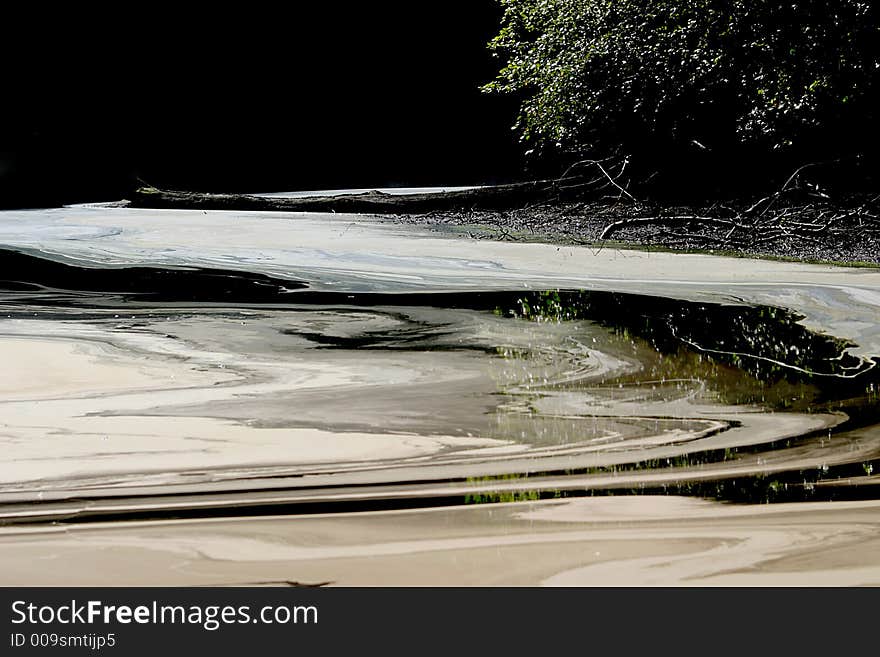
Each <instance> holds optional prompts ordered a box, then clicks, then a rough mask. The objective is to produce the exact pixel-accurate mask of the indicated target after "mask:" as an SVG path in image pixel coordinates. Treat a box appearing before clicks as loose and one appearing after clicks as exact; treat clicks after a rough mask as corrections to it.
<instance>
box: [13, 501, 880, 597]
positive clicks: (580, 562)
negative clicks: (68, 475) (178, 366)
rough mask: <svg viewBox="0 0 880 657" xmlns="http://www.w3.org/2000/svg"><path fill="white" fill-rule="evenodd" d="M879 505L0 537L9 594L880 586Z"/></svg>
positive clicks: (573, 512) (305, 522)
mask: <svg viewBox="0 0 880 657" xmlns="http://www.w3.org/2000/svg"><path fill="white" fill-rule="evenodd" d="M878 548H880V503H878V502H876V501H869V502H830V503H829V502H826V503H799V504H779V505H762V506H740V505H724V504H719V503H714V502H707V501H703V500H697V499H689V498H678V497H650V496H643V497H611V498H592V499H578V500H568V501H560V502H555V501H548V502H537V503H525V502H523V503H515V504H496V505H484V506H472V507H458V508H438V509H427V510H414V511H392V512H366V513H352V514H331V515H317V516H275V517H261V518H244V519H221V520H205V521H198V522H193V521H166V522H133V523H117V524H114V523H107V524H98V525H91V526H82V527H78V526H72V527H40V528H36V529H30V528H27V527H17V528H4V529H2V530H0V563H2V564H3V568H2V572H0V582H2V583H3V584H5V585H62V586H64V585H71V586H75V585H110V586H144V585H147V586H150V585H164V586H193V585H220V584H248V585H258V584H277V585H283V584H285V583H299V584H326V585H337V586H500V585H511V586H537V585H546V586H630V585H638V586H653V585H657V586H709V585H712V586H714V585H734V586H788V585H805V584H809V585H812V586H858V585H869V586H877V585H880V549H878Z"/></svg>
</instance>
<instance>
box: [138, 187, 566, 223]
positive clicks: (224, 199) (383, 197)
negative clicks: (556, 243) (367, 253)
mask: <svg viewBox="0 0 880 657" xmlns="http://www.w3.org/2000/svg"><path fill="white" fill-rule="evenodd" d="M581 192H582V189H581V186H580V185H578V184H577V182H576V181H573V180H570V179H566V180H564V181H560V180H536V181H531V182H523V183H513V184H509V185H492V186H486V187H473V188H471V189H461V190H454V191H442V192H421V193H417V194H387V193H384V192H380V191H371V192H364V193H359V194H340V195H325V196H303V197H293V198H291V197H268V196H253V195H249V194H209V193H202V192H184V191H172V190H162V189H156V188H155V187H141V188H139V189H137V190H136V191H135V192H134V194H133V196H132V198H131V199H130V201H131V206H132V207H137V208H177V209H191V210H240V211H251V210H260V211H267V210H268V211H286V212H350V213H357V214H422V213H426V212H449V211H462V210H465V211H466V210H490V211H504V210H515V209H519V208H522V207H524V206H526V205H529V204H534V203H546V202H551V201H561V200H568V199H572V198H575V197H576V196H577V195H579V194H580V193H581Z"/></svg>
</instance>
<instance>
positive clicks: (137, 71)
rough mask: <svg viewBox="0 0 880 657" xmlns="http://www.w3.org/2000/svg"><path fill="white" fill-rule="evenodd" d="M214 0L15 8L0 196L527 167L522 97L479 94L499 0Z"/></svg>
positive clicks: (342, 182)
mask: <svg viewBox="0 0 880 657" xmlns="http://www.w3.org/2000/svg"><path fill="white" fill-rule="evenodd" d="M181 7H185V9H181ZM222 7H226V5H220V4H213V5H205V6H201V7H200V6H195V5H178V6H176V7H164V6H162V5H159V4H149V5H135V4H128V3H126V4H125V13H124V14H118V13H113V12H114V10H113V9H112V8H107V9H102V10H101V11H97V10H93V13H86V12H87V9H86V8H84V7H82V6H79V5H77V6H75V7H67V8H66V9H58V8H53V7H50V6H48V5H46V6H36V7H32V8H31V9H29V11H28V13H27V14H16V15H12V12H9V15H7V16H5V17H4V21H3V25H2V30H3V34H2V35H0V36H2V39H0V41H2V44H3V45H2V48H3V50H2V58H3V68H4V70H3V73H4V74H3V78H2V106H0V205H4V206H7V207H9V206H33V205H52V204H57V203H61V202H71V201H78V200H102V199H105V200H110V199H114V198H118V197H120V196H121V195H123V194H124V193H125V191H126V190H128V189H130V187H131V186H132V185H133V184H135V182H136V180H137V178H140V179H142V180H144V181H146V182H148V183H150V184H153V185H156V186H161V187H167V188H188V189H197V190H205V191H253V192H258V191H282V190H294V189H315V188H330V187H375V186H384V185H421V184H429V185H430V184H444V185H448V184H468V183H486V182H498V181H501V180H509V179H511V178H514V177H517V175H518V174H519V172H520V171H521V164H522V163H521V160H520V156H519V152H520V148H519V145H518V144H517V143H516V138H515V136H514V134H513V133H512V132H511V130H510V126H511V124H512V123H513V120H514V117H515V104H514V103H513V102H512V101H511V100H509V99H501V98H496V97H492V96H487V95H486V94H482V93H480V91H479V90H478V87H479V85H480V84H482V83H485V82H487V81H489V80H490V79H491V78H492V77H493V75H494V73H495V71H496V69H497V67H498V65H499V62H498V61H497V60H495V59H493V58H492V56H491V55H490V53H489V52H488V50H487V48H486V42H487V41H488V40H489V39H490V38H491V37H492V36H493V35H494V34H495V32H497V29H498V23H499V18H500V14H501V9H500V6H499V5H498V4H497V3H496V2H495V1H494V0H446V1H444V2H441V3H421V2H410V3H406V4H401V3H391V2H370V3H366V2H364V3H348V2H325V3H321V4H318V3H304V2H294V3H287V4H282V3H276V4H274V5H265V6H261V5H257V4H239V5H237V6H228V7H226V8H222ZM60 11H63V12H64V13H58V12H60Z"/></svg>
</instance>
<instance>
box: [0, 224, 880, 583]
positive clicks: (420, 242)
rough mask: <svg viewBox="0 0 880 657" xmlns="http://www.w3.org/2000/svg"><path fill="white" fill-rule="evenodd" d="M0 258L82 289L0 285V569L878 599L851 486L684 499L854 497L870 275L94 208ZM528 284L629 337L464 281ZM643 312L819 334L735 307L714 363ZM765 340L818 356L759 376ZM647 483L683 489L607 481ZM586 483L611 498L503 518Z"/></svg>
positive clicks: (873, 424) (866, 407)
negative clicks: (207, 273) (752, 590)
mask: <svg viewBox="0 0 880 657" xmlns="http://www.w3.org/2000/svg"><path fill="white" fill-rule="evenodd" d="M22 226H27V230H22ZM206 235H210V237H209V238H206ZM2 244H5V245H7V246H10V247H14V248H17V249H21V250H24V251H26V252H29V253H32V254H36V256H38V257H37V260H35V262H36V263H37V265H35V266H37V267H39V258H51V259H52V260H53V261H57V262H63V263H68V264H73V265H77V266H80V267H82V266H87V267H88V268H90V271H91V269H97V270H99V271H101V272H105V273H106V277H107V278H106V281H107V287H106V289H104V290H102V289H101V288H100V284H101V280H100V277H98V279H97V282H95V277H94V276H92V277H91V278H89V279H88V280H89V281H91V283H90V285H92V287H90V288H88V289H66V288H63V287H59V285H63V283H64V277H63V276H61V277H60V278H59V277H58V276H56V278H55V279H53V284H52V286H51V287H47V286H46V284H45V283H41V284H36V283H35V282H34V281H33V280H30V281H29V280H26V279H25V278H15V279H10V280H9V281H7V283H6V285H7V287H6V288H3V289H4V290H5V291H3V292H2V293H0V296H2V298H0V302H2V305H0V361H2V363H3V373H4V375H5V376H4V377H3V378H2V381H0V447H2V451H3V458H2V459H0V584H5V585H43V584H47V585H48V584H53V585H66V584H69V585H76V584H93V585H99V584H113V585H139V584H140V585H149V584H157V585H160V584H161V585H200V584H255V583H272V582H286V581H291V582H300V583H325V582H329V583H333V584H338V585H496V584H499V585H500V584H511V585H539V584H546V585H628V584H656V585H687V584H697V585H714V584H722V585H754V584H757V585H788V584H794V585H806V584H815V585H856V584H867V585H876V584H880V570H878V567H880V564H878V561H880V557H878V555H880V551H878V550H877V547H880V545H878V540H880V539H878V538H877V537H878V536H880V535H878V533H877V529H878V523H880V502H877V501H876V500H874V499H868V500H867V501H836V502H810V501H801V502H798V503H776V504H772V505H765V504H736V505H734V504H722V503H719V502H712V501H708V500H706V499H700V497H699V496H700V495H707V494H710V495H711V494H714V495H715V496H716V497H723V496H724V495H725V494H728V493H727V491H730V490H731V489H733V488H735V486H740V487H741V488H742V487H744V490H745V489H746V488H748V487H749V486H751V487H752V488H749V490H752V489H754V490H755V491H758V492H757V493H750V492H748V491H746V492H739V493H737V494H738V495H740V496H741V497H742V496H745V498H748V499H749V500H750V501H753V502H754V501H758V500H757V499H754V500H753V499H751V498H749V497H748V496H749V495H753V496H754V495H764V494H765V493H766V490H770V491H771V492H772V491H777V490H785V491H789V492H788V493H787V494H788V495H789V496H794V497H797V496H798V495H801V498H802V499H804V500H808V499H810V495H809V494H807V493H808V492H809V493H810V494H812V492H813V491H815V490H820V489H821V490H823V491H824V490H826V489H827V488H828V484H829V483H831V482H837V483H838V484H839V486H838V488H840V489H846V490H847V491H848V492H851V491H853V490H855V488H856V487H858V486H859V485H865V484H867V483H869V482H870V481H873V479H872V472H873V470H872V469H871V468H873V464H874V463H875V462H876V461H877V459H878V458H880V424H878V423H877V421H876V415H877V404H878V400H877V396H876V394H875V393H874V392H873V390H874V388H873V387H870V386H873V385H875V384H874V383H871V382H873V381H874V379H873V378H871V377H873V376H874V372H873V370H874V367H875V363H874V361H873V360H872V357H873V356H874V355H876V354H880V273H878V271H877V270H869V269H859V270H855V269H841V268H833V267H825V266H821V267H820V266H813V265H803V264H793V263H780V262H766V261H765V262H759V261H747V260H742V259H727V258H712V257H709V256H691V255H673V254H647V253H636V252H623V251H597V250H592V249H589V248H570V247H555V246H550V245H541V244H500V243H489V242H483V241H480V242H469V241H462V240H456V239H452V238H443V237H437V236H436V235H434V236H426V235H425V234H423V233H420V232H418V231H417V230H414V229H412V228H407V229H404V228H401V227H392V226H389V225H387V224H381V223H377V222H375V221H372V220H370V219H369V218H364V217H345V216H334V217H325V216H319V215H298V216H293V217H291V216H288V215H278V214H272V213H262V214H257V213H251V214H238V213H202V212H190V213H186V212H174V211H143V210H137V211H135V210H128V209H121V208H115V209H111V208H84V207H79V208H65V209H59V210H48V211H46V210H44V211H27V212H17V211H16V212H0V245H2ZM135 266H138V267H145V266H162V267H166V268H168V267H182V266H185V267H189V268H195V267H199V268H206V267H207V268H211V267H214V268H218V267H219V268H223V269H224V270H236V271H240V272H242V273H243V276H245V275H254V276H262V277H263V278H259V279H254V280H255V283H254V285H255V286H256V288H254V289H257V290H258V291H260V290H263V291H262V292H260V295H262V296H259V298H258V299H256V298H255V300H249V299H248V297H247V294H246V292H247V290H248V289H250V288H247V286H245V287H240V288H236V289H237V290H238V292H236V294H244V296H243V297H241V298H238V297H237V298H236V299H234V300H230V301H223V297H222V292H223V288H222V282H221V284H220V287H218V288H216V290H215V291H214V292H212V294H215V296H216V295H218V294H219V296H217V298H214V297H212V298H211V299H210V300H202V299H200V298H199V294H198V293H192V294H189V293H187V291H186V290H182V291H181V292H180V296H179V298H178V297H175V296H174V293H175V290H174V288H173V286H170V287H169V286H167V284H166V287H165V288H163V294H164V295H166V296H165V297H164V298H163V299H164V300H163V299H158V300H157V299H151V298H150V297H149V295H148V294H145V291H146V292H149V290H148V289H146V290H145V289H144V288H142V287H140V288H138V289H137V290H135V291H132V292H125V289H126V288H125V286H124V285H123V284H121V283H120V282H119V280H121V279H119V280H117V279H115V278H114V277H116V276H121V275H122V274H121V273H120V272H122V271H123V270H122V269H119V268H121V267H135ZM71 271H72V270H71ZM162 271H163V272H167V271H171V270H162ZM13 274H14V273H13ZM142 274H143V271H141V272H140V274H139V276H141V275H142ZM163 275H164V274H163ZM224 275H226V274H224ZM212 276H213V274H212ZM218 276H219V274H218ZM267 276H268V277H275V278H273V279H271V280H270V279H266V278H265V277H267ZM220 278H221V279H222V276H221V277H220ZM71 280H73V279H71ZM77 280H80V279H77ZM83 280H85V279H83ZM138 280H139V281H140V282H139V283H138V284H139V285H142V284H143V282H144V281H147V283H149V280H150V279H149V276H147V278H139V279H138ZM212 280H213V279H212ZM278 281H280V282H281V283H280V291H277V292H271V294H270V293H269V292H265V290H267V289H269V288H271V286H272V285H278V284H279V283H278ZM284 281H290V289H289V290H288V289H286V288H285V287H284V285H283V283H284ZM303 283H305V284H306V285H307V286H308V288H307V291H309V292H315V293H320V294H323V295H324V296H323V297H320V298H321V299H323V301H320V302H307V301H306V300H307V299H309V298H310V297H307V296H303ZM96 286H97V287H96ZM557 287H564V288H569V289H586V290H593V291H594V292H601V293H603V294H604V293H606V292H623V293H637V294H638V295H641V296H633V297H623V298H624V304H626V303H631V304H632V306H631V307H632V313H631V314H632V317H633V318H635V320H638V321H631V320H630V319H628V318H626V317H624V318H623V319H620V320H619V322H618V324H609V323H608V322H603V319H602V317H588V318H584V317H577V318H575V317H574V316H572V317H569V318H563V319H560V318H555V319H553V318H549V319H548V318H542V317H541V316H538V317H537V318H535V317H531V318H529V317H526V316H525V314H523V315H517V314H516V313H515V312H513V311H512V310H511V309H510V307H497V308H496V307H494V306H493V305H492V303H494V301H492V303H488V305H485V307H484V306H480V305H479V303H477V300H476V299H475V297H472V296H468V294H474V293H483V292H487V291H495V292H498V293H499V294H502V292H503V291H510V290H520V289H521V290H529V289H535V290H544V289H554V288H557ZM217 290H219V292H217ZM241 290H244V291H245V292H241ZM450 291H455V292H457V293H462V294H461V295H459V296H449V295H448V293H449V292H450ZM425 293H430V294H425ZM169 294H170V295H171V296H170V297H169V296H168V295H169ZM393 294H399V295H404V296H407V297H410V302H409V303H407V304H403V305H396V304H395V303H394V302H393V299H394V297H393V296H392V295H393ZM418 294H422V295H423V296H419V297H417V298H416V296H415V295H418ZM503 294H506V295H507V296H506V297H505V296H503ZM503 294H502V296H498V297H497V298H498V299H499V301H498V303H513V301H514V300H516V298H517V297H516V293H514V292H509V293H508V292H503ZM273 295H274V296H273ZM298 295H299V296H298ZM355 295H358V296H357V297H356V296H355ZM371 295H373V296H371ZM376 295H380V296H376ZM381 295H385V296H381ZM432 295H433V296H432ZM444 295H445V296H444ZM511 295H512V296H511ZM650 297H658V298H660V297H662V298H668V299H675V300H681V303H682V304H687V303H692V304H708V305H710V306H712V308H715V310H713V309H712V308H709V307H708V306H707V307H705V308H704V307H703V306H699V305H697V306H687V308H686V310H687V312H684V311H682V312H683V313H684V314H682V315H681V316H682V317H688V318H693V317H697V318H698V321H705V322H707V323H708V324H709V326H710V330H709V331H708V333H709V334H710V337H711V334H712V333H713V330H712V328H711V327H712V322H716V325H717V331H714V332H715V333H724V331H733V329H732V328H731V327H730V326H728V325H723V326H722V325H720V324H718V323H719V322H724V321H726V320H725V319H724V318H725V317H728V315H725V314H724V313H720V312H718V308H719V307H730V306H745V305H746V304H766V305H768V306H775V307H784V308H788V309H792V310H794V311H796V312H798V313H801V314H803V315H804V317H805V318H804V320H803V322H802V324H803V326H806V327H807V328H808V329H809V330H811V331H814V332H818V333H821V334H825V335H832V336H835V337H836V338H841V339H845V340H849V341H851V344H850V345H849V346H847V347H843V346H841V345H840V344H838V343H834V344H832V343H831V342H829V343H828V344H827V345H825V344H824V343H822V339H821V338H815V336H813V335H812V334H808V333H807V332H805V331H803V329H802V328H801V327H800V326H797V327H796V328H797V331H800V333H797V331H795V332H793V333H792V331H793V329H792V328H791V326H790V325H789V324H784V323H780V322H781V321H782V320H777V319H773V320H771V319H767V320H766V321H767V322H768V324H767V327H768V329H767V330H768V331H770V334H771V337H770V338H769V339H768V340H769V342H768V345H769V346H768V345H764V346H760V345H758V346H756V347H755V348H756V349H759V348H761V349H767V350H769V351H768V352H767V353H770V354H771V355H772V356H773V357H769V356H768V357H760V358H753V359H752V360H751V361H749V363H751V364H749V363H742V362H740V359H739V356H740V355H741V354H739V353H738V352H735V351H729V349H733V347H730V348H729V349H728V351H725V349H727V347H724V345H720V346H719V345H715V347H716V348H715V349H714V350H712V349H708V348H706V345H703V344H699V343H697V342H695V341H694V340H696V338H692V337H688V336H686V335H680V334H678V333H676V331H675V327H674V326H672V325H670V326H671V328H670V326H665V323H666V322H667V321H671V320H670V319H669V318H670V317H673V316H674V315H675V313H676V312H679V310H678V309H679V306H676V305H675V304H672V305H670V306H669V307H668V309H667V310H668V312H669V313H672V314H669V315H668V316H667V314H664V313H667V310H662V309H661V310H662V311H656V313H659V314H656V313H655V314H656V318H655V320H653V321H656V322H658V325H657V326H654V327H651V330H650V331H646V332H643V333H641V334H640V333H638V330H639V328H640V326H642V324H644V321H642V320H639V318H640V317H642V316H643V315H642V314H643V313H647V312H648V311H647V310H646V308H647V306H646V305H645V304H647V302H646V301H645V299H646V298H650ZM603 298H604V297H603ZM169 299H170V300H169ZM412 299H416V301H412ZM492 299H495V297H492ZM505 299H507V301H505ZM533 301H534V299H533ZM599 301H600V300H599V299H598V297H597V298H596V300H595V303H597V304H598V303H599ZM593 302H594V301H591V300H590V299H587V300H586V301H584V303H585V304H586V306H587V307H588V306H589V305H590V303H593ZM480 303H482V302H480ZM359 304H360V305H359ZM513 306H514V307H518V306H516V304H515V303H513ZM664 308H665V307H664ZM682 308H684V306H682ZM695 308H696V310H695ZM522 312H523V313H525V311H522ZM694 312H699V313H704V315H700V314H697V315H693V314H688V313H694ZM713 313H715V314H714V315H713ZM628 314H630V313H629V311H628V309H627V306H626V305H624V315H628ZM644 316H645V317H648V315H647V314H646V315H644ZM731 317H734V316H731ZM735 317H736V318H737V321H740V320H741V321H743V322H744V324H743V330H746V329H748V330H750V331H753V330H757V333H756V335H759V334H760V331H761V330H763V326H764V325H763V324H760V323H759V324H757V325H755V326H753V325H751V324H749V325H748V326H746V324H747V320H748V321H749V322H751V321H758V320H754V318H752V319H749V318H747V317H746V316H745V315H743V316H742V317H740V316H735ZM774 317H775V316H774ZM645 321H647V320H645ZM688 321H693V320H692V319H689V320H688ZM760 321H764V320H760ZM621 322H622V323H621ZM774 322H776V323H774ZM642 328H644V327H642ZM783 329H784V330H785V331H788V332H789V333H786V335H789V336H794V338H797V339H798V340H801V341H802V342H799V343H798V344H797V345H796V344H792V345H790V346H791V347H792V348H794V349H795V352H796V351H797V349H798V348H803V349H808V350H818V351H817V353H819V352H820V351H821V352H822V353H823V354H825V352H824V351H822V349H825V347H827V348H828V349H831V351H829V352H828V353H827V354H825V355H824V356H822V357H821V358H822V359H824V360H823V361H822V362H820V363H818V364H819V365H822V366H823V367H824V366H825V365H828V367H829V368H831V369H830V370H829V371H828V372H825V371H823V372H822V373H819V374H810V373H809V372H808V371H807V370H805V369H804V367H802V366H800V365H795V364H794V363H796V362H797V363H799V362H800V361H798V360H797V359H796V358H795V357H794V356H792V357H791V358H792V359H793V360H792V362H791V363H789V362H787V361H780V360H778V358H782V356H778V357H777V355H776V354H778V353H783V354H788V353H789V352H788V349H789V345H787V344H786V345H783V346H784V347H785V349H784V350H782V351H780V349H779V348H777V346H775V345H773V344H770V343H771V342H772V341H773V338H772V334H773V331H775V330H779V331H782V330H783ZM731 335H734V332H731ZM658 336H659V337H658ZM794 338H791V339H794ZM664 341H665V342H664ZM670 341H671V344H673V345H674V346H672V347H670V346H669V344H667V343H670ZM664 345H665V346H664ZM823 345H824V346H823ZM835 350H836V351H835ZM756 353H757V352H756ZM747 356H748V355H747ZM847 359H849V360H847ZM746 360H748V358H746ZM756 363H757V365H756ZM762 368H763V369H762ZM777 370H779V371H777ZM863 380H864V381H865V384H864V385H862V381H863ZM874 476H876V475H874ZM823 478H824V479H823ZM743 482H745V483H743ZM842 482H847V483H845V484H844V483H842ZM746 484H747V485H746ZM712 486H717V490H715V491H714V493H713V489H712ZM768 487H769V488H768ZM659 490H668V491H670V492H680V491H682V490H692V491H694V493H693V494H694V495H696V497H689V498H685V497H679V496H676V495H669V496H666V497H659V496H656V495H653V494H648V495H633V494H631V493H633V492H645V491H647V492H649V493H653V492H656V491H659ZM859 490H861V491H864V490H867V489H866V488H864V487H863V488H860V489H859ZM587 491H591V492H593V493H603V494H604V493H614V496H611V497H595V498H577V499H566V500H543V501H534V500H535V499H536V498H537V497H539V496H544V497H548V496H549V497H552V496H554V495H556V496H560V497H562V496H566V495H582V494H584V493H585V492H587ZM792 491H794V492H792ZM797 491H802V493H803V494H800V493H798V492H797ZM868 497H870V495H868ZM509 500H520V501H519V502H517V503H513V504H510V503H506V502H507V501H509ZM411 506H415V507H418V508H413V509H409V508H407V507H411ZM379 508H385V509H390V510H383V511H379V510H376V509H379ZM353 509H354V510H356V511H353ZM233 516H241V517H233ZM175 517H177V518H178V519H172V518H175Z"/></svg>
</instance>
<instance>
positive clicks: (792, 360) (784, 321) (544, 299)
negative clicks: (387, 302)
mask: <svg viewBox="0 0 880 657" xmlns="http://www.w3.org/2000/svg"><path fill="white" fill-rule="evenodd" d="M496 312H498V313H499V314H505V315H514V316H518V317H522V318H525V319H529V320H533V321H566V320H575V319H586V320H589V321H592V322H595V323H596V324H598V325H600V326H604V327H607V328H609V329H611V331H612V334H613V335H614V336H616V337H617V338H618V339H619V340H620V341H622V342H624V343H625V342H626V341H630V342H631V343H632V345H633V348H636V345H637V343H638V342H642V343H643V344H645V345H648V346H650V348H651V349H653V350H654V351H655V352H656V357H655V358H653V359H651V362H650V363H645V365H646V368H647V370H646V371H643V372H641V373H639V378H641V379H644V378H645V377H652V378H656V379H657V380H664V379H665V380H667V381H668V380H670V379H675V378H699V379H701V380H705V381H710V382H711V383H712V387H713V389H716V390H717V391H718V393H719V394H721V395H722V396H723V397H725V399H726V400H727V401H729V402H734V401H735V403H748V402H750V401H752V402H754V401H763V402H770V401H771V399H772V398H774V397H775V398H776V400H775V401H777V402H778V403H779V404H780V405H781V406H782V407H789V406H791V405H792V404H797V405H799V406H800V405H801V404H798V403H797V402H800V401H802V400H804V399H805V397H810V398H811V397H813V396H815V394H816V392H820V395H819V396H820V398H824V399H841V398H842V397H851V396H853V395H860V396H861V395H865V396H866V397H871V398H873V399H874V400H876V389H877V385H876V380H877V373H876V368H875V363H874V361H871V360H862V359H859V358H857V357H855V356H853V355H852V354H850V353H848V352H847V351H846V349H847V348H848V347H850V346H853V345H852V344H851V343H849V342H846V341H844V340H841V339H839V338H835V337H833V336H828V335H821V334H818V333H814V332H812V331H810V330H808V329H807V328H805V327H804V326H803V325H801V324H800V323H799V322H800V320H801V319H802V317H799V316H798V315H795V314H794V313H792V312H790V311H787V310H784V309H781V308H772V307H766V306H759V307H752V306H737V305H720V304H711V303H697V302H687V301H678V300H674V299H666V298H661V297H649V296H643V295H633V294H616V293H605V292H578V291H574V292H570V291H545V292H532V293H528V294H525V295H521V296H520V298H519V299H517V302H516V304H515V305H514V306H513V307H511V308H499V309H498V310H496ZM633 338H635V339H636V340H633ZM743 375H746V376H745V378H744V376H743ZM771 388H775V389H776V390H777V394H768V393H770V390H771ZM749 389H750V390H751V392H749ZM756 391H757V398H756V397H755V394H756ZM731 396H732V397H734V398H735V399H730V398H729V397H731Z"/></svg>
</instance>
